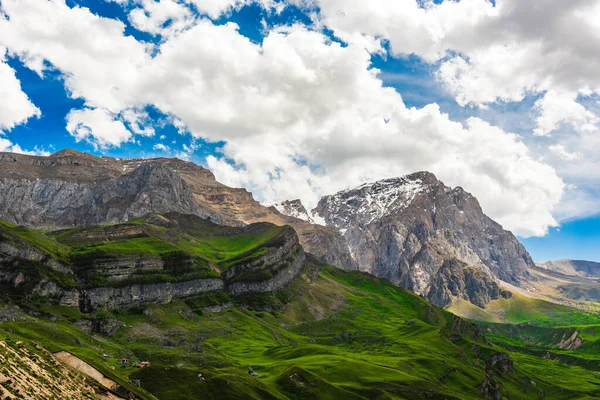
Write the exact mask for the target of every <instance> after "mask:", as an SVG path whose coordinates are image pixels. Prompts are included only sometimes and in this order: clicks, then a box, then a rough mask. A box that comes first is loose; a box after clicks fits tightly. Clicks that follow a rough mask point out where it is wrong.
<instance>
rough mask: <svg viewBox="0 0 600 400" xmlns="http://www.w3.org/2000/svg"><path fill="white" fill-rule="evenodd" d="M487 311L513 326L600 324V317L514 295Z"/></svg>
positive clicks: (489, 306)
mask: <svg viewBox="0 0 600 400" xmlns="http://www.w3.org/2000/svg"><path fill="white" fill-rule="evenodd" d="M486 311H488V312H489V313H491V314H492V315H495V316H497V317H498V318H500V319H501V320H502V321H505V322H509V323H511V324H521V323H527V324H530V325H536V326H545V327H552V326H564V325H589V324H600V315H598V314H596V313H590V312H586V311H582V310H578V309H575V308H571V307H567V306H563V305H560V304H555V303H550V302H548V301H544V300H539V299H534V298H530V297H525V296H523V295H520V294H518V293H513V296H512V297H511V298H509V299H499V300H495V301H493V302H492V303H490V304H489V305H488V306H487V307H486Z"/></svg>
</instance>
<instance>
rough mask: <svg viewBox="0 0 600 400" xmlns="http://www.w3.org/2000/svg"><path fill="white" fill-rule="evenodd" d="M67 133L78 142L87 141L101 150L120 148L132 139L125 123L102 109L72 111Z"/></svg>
mask: <svg viewBox="0 0 600 400" xmlns="http://www.w3.org/2000/svg"><path fill="white" fill-rule="evenodd" d="M67 131H68V132H69V133H70V134H71V135H72V136H73V137H74V138H75V140H76V141H77V142H79V141H81V140H86V141H88V142H89V143H91V144H93V145H94V146H95V147H96V148H100V149H106V148H108V147H110V146H117V147H118V146H120V145H121V143H124V142H128V141H129V140H131V137H132V134H131V132H130V131H129V130H128V129H127V128H126V127H125V125H124V124H123V122H121V121H119V120H117V119H116V116H115V115H113V114H112V113H111V112H110V111H108V110H105V109H101V108H94V109H91V108H85V109H82V110H71V111H70V112H69V114H68V115H67Z"/></svg>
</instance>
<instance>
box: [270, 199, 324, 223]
mask: <svg viewBox="0 0 600 400" xmlns="http://www.w3.org/2000/svg"><path fill="white" fill-rule="evenodd" d="M270 206H271V207H274V208H275V209H276V210H277V211H279V212H280V213H281V214H283V215H287V216H290V217H294V218H298V219H301V220H304V221H307V222H310V223H311V224H317V225H323V226H325V225H326V224H325V220H324V219H323V218H321V217H320V216H319V215H316V216H315V215H314V214H313V213H311V214H310V215H309V213H308V211H307V210H306V208H305V207H304V204H302V201H300V200H285V201H282V202H280V203H273V204H271V205H270Z"/></svg>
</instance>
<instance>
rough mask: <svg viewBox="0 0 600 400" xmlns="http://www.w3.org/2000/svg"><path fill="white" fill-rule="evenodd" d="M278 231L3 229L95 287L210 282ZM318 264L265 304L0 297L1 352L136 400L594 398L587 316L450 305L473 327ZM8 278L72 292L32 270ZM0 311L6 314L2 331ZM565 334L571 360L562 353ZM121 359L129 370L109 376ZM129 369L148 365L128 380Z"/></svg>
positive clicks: (146, 224)
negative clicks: (95, 374) (128, 265)
mask: <svg viewBox="0 0 600 400" xmlns="http://www.w3.org/2000/svg"><path fill="white" fill-rule="evenodd" d="M175 218H177V219H178V220H177V221H175V220H174V219H175ZM286 229H289V228H286V227H275V226H273V225H270V224H255V225H251V226H249V227H245V228H231V227H222V226H218V225H214V224H211V223H210V222H206V221H202V220H199V219H197V220H195V219H187V218H185V217H184V218H183V219H182V217H179V216H171V217H168V218H165V217H159V216H150V217H147V218H143V219H138V220H134V221H131V222H130V223H127V224H121V225H117V226H101V227H89V228H78V229H72V230H66V231H61V232H54V233H45V232H40V231H32V230H27V229H24V228H20V227H16V226H14V225H11V224H2V225H1V226H0V232H1V234H2V239H3V240H10V241H12V242H13V243H16V244H19V243H21V244H22V243H25V244H28V245H31V246H35V247H38V248H41V249H43V251H45V252H46V253H47V254H49V255H51V256H53V257H55V258H57V259H60V260H68V261H70V260H72V261H74V263H75V265H76V267H77V268H79V269H80V271H79V272H82V271H83V272H85V271H89V272H90V273H93V272H94V271H95V270H94V265H95V263H96V262H97V260H99V259H107V258H108V259H110V258H114V259H116V260H118V259H120V258H124V257H148V258H153V257H154V258H157V257H158V258H161V259H162V260H164V261H165V269H164V270H162V271H161V272H158V271H150V272H149V273H148V275H147V276H148V277H149V279H150V280H149V281H153V280H155V279H157V278H158V279H161V280H171V279H175V280H176V279H189V278H190V276H196V275H198V276H200V275H201V274H204V275H202V276H209V274H215V275H216V274H218V273H219V272H221V271H223V270H225V269H227V268H229V266H231V265H232V264H235V263H236V262H239V261H240V260H246V259H248V258H252V257H254V256H256V255H257V254H261V252H264V251H265V249H267V248H269V247H275V246H278V245H280V244H281V242H280V241H281V235H282V234H283V233H285V230H286ZM115 232H117V233H118V234H117V233H115ZM184 256H185V257H184ZM190 257H191V259H192V260H193V262H192V263H191V264H190V263H189V259H190ZM186 260H187V261H186ZM316 264H317V263H316V262H315V261H314V260H310V261H309V262H307V264H306V269H305V274H306V275H303V276H302V277H301V278H299V279H297V280H296V281H295V282H294V283H293V284H292V285H290V286H289V287H287V288H286V289H285V290H282V291H280V292H278V293H274V294H261V295H248V296H232V295H230V294H228V293H225V292H212V293H208V294H205V295H202V296H199V297H195V298H188V299H186V300H185V301H173V302H172V303H170V304H166V305H150V306H145V307H143V308H139V307H138V308H129V309H122V310H113V311H112V312H111V313H109V312H107V311H97V312H96V313H94V314H82V313H81V312H80V311H79V310H77V309H75V308H69V307H62V306H58V305H55V304H53V303H51V302H49V301H48V300H47V299H36V298H32V297H30V296H27V295H26V293H25V292H23V291H12V290H9V288H5V287H0V321H2V322H0V340H7V341H12V342H16V341H23V343H24V345H25V346H28V348H31V349H35V344H40V345H42V346H44V347H45V348H47V349H48V350H50V351H52V352H58V351H68V352H71V353H73V354H75V355H77V356H78V357H80V358H82V359H83V360H85V361H86V362H88V363H90V364H91V365H93V366H95V367H96V368H97V369H98V370H100V371H101V372H103V373H104V374H105V375H106V376H108V377H110V378H112V379H114V380H115V381H117V382H118V383H119V384H120V385H121V386H122V387H123V390H124V391H125V392H128V393H133V394H135V396H137V397H138V398H144V399H155V398H160V399H169V400H170V399H204V398H220V399H227V398H230V399H240V398H254V399H314V398H322V399H340V398H343V399H430V398H445V399H479V398H482V397H485V396H488V397H490V398H492V397H493V396H495V395H500V396H501V397H502V398H510V399H537V398H539V399H542V398H544V399H591V398H600V375H598V373H597V372H596V371H598V370H600V351H599V350H600V341H598V336H597V335H600V318H599V317H598V316H597V315H595V314H593V313H586V312H583V311H578V310H574V309H571V308H568V307H565V306H558V305H555V304H552V303H547V302H543V301H540V300H534V299H529V298H526V297H523V296H519V295H515V296H513V297H512V298H511V299H506V300H499V301H497V302H495V303H493V304H492V305H491V307H490V308H489V309H488V310H482V309H479V308H473V307H472V306H470V305H468V304H465V303H461V302H457V303H456V304H455V305H454V306H455V307H456V309H457V311H461V312H463V313H466V314H467V315H471V316H472V318H477V319H481V320H487V321H482V322H474V321H470V320H467V319H462V318H458V317H456V316H454V315H453V314H451V313H450V312H448V311H445V310H442V309H440V308H438V307H435V306H433V305H431V304H430V303H428V302H427V301H425V300H424V299H422V298H421V297H419V296H417V295H415V294H413V293H411V292H409V291H406V290H403V289H400V288H398V287H396V286H395V285H393V284H392V283H390V282H389V281H386V280H383V279H377V278H374V277H372V276H370V275H367V274H364V273H360V272H352V271H341V270H338V269H335V268H333V267H328V266H320V267H319V268H318V273H316V272H317V269H316V268H317V267H316ZM2 267H3V268H13V267H15V266H14V265H12V264H11V265H3V266H2ZM17 267H18V268H26V269H27V271H28V273H32V274H33V273H38V274H54V275H48V277H49V278H50V279H51V280H55V281H57V282H58V283H61V284H69V285H80V284H81V283H79V282H74V281H70V282H66V281H65V279H66V278H65V277H64V276H59V275H56V274H58V273H56V272H52V271H49V270H47V267H45V266H42V265H41V264H39V263H35V262H31V263H20V264H18V265H17ZM44 268H46V269H44ZM86 268H87V269H86ZM194 274H196V275H194ZM83 276H86V277H87V278H93V276H91V275H83ZM142 278H145V276H144V277H142ZM136 279H141V278H139V277H138V278H136ZM90 281H91V284H94V281H93V280H92V279H90ZM65 282H66V283H65ZM96 283H98V282H96ZM99 283H102V284H106V282H99ZM128 283H131V282H128V281H125V282H121V283H119V284H128ZM87 284H90V282H88V283H87ZM15 304H16V305H18V306H19V307H20V308H19V309H18V310H17V309H14V305H15ZM213 306H227V307H228V308H226V309H224V310H222V311H220V312H214V311H209V310H210V308H207V307H213ZM6 310H13V311H14V310H17V311H16V315H17V316H16V317H15V316H11V317H4V315H6V314H10V313H8V312H7V311H6ZM500 321H509V322H512V323H513V325H511V324H501V323H499V322H500ZM75 324H77V326H76V325H75ZM104 324H113V325H114V324H120V325H121V328H120V329H119V330H118V331H116V334H114V335H113V336H111V337H104V336H100V335H99V334H97V333H89V330H86V331H84V330H82V329H80V328H79V327H86V326H87V327H88V328H90V327H97V326H102V325H104ZM78 326H79V327H78ZM94 329H95V331H98V329H96V328H94ZM86 332H88V333H86ZM597 332H598V333H597ZM574 335H575V337H577V338H578V341H577V346H574V347H569V348H570V349H568V348H561V346H560V343H563V342H564V341H565V340H566V339H569V338H571V337H573V336H574ZM562 347H565V346H562ZM503 354H506V355H507V356H508V357H509V358H510V360H512V362H511V361H507V360H503V359H502V357H504V356H503ZM123 357H126V358H129V359H130V360H132V361H133V363H131V364H125V365H122V364H119V363H118V362H117V360H119V359H121V358H123ZM498 360H500V361H498ZM140 361H150V363H151V366H150V367H149V368H144V369H140V368H138V367H137V366H136V363H138V362H140ZM513 364H514V370H513ZM249 367H252V368H253V370H254V371H256V372H257V373H258V374H259V376H258V377H255V376H252V375H250V374H248V368H249ZM198 374H202V376H203V377H204V380H201V379H200V378H199V376H198ZM138 382H139V385H140V386H139V387H138V386H137V383H138ZM486 393H487V394H486Z"/></svg>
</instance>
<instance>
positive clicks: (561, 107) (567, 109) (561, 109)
mask: <svg viewBox="0 0 600 400" xmlns="http://www.w3.org/2000/svg"><path fill="white" fill-rule="evenodd" d="M576 98H577V94H576V93H557V92H556V91H549V92H548V93H546V94H545V95H544V97H542V98H541V99H540V100H538V101H537V102H536V103H535V108H536V109H537V110H538V111H539V112H540V116H539V117H538V118H537V127H536V128H535V129H534V131H533V133H534V134H535V135H538V136H545V135H548V134H550V133H551V132H553V131H555V130H557V129H558V128H559V127H560V124H561V123H570V124H571V125H572V126H573V127H574V128H575V129H576V130H577V131H580V132H593V131H595V130H596V129H597V123H598V117H597V116H596V115H595V114H594V113H592V112H591V111H588V110H587V109H586V108H585V107H584V106H583V105H581V104H580V103H578V102H577V101H576Z"/></svg>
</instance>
